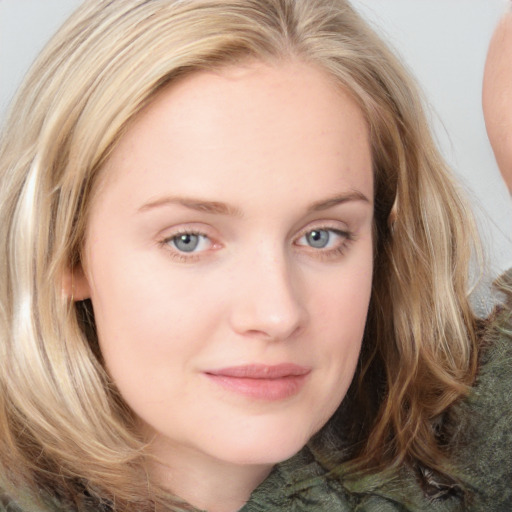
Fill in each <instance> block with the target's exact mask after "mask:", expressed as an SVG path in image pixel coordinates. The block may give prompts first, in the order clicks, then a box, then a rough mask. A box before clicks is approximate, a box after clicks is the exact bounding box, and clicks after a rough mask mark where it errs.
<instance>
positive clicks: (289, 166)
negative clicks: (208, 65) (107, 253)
mask: <svg viewBox="0 0 512 512" xmlns="http://www.w3.org/2000/svg"><path fill="white" fill-rule="evenodd" d="M164 168H165V169H167V170H168V171H169V172H168V173H167V175H168V178H169V181H168V186H169V187H171V188H172V187H173V186H175V184H176V181H177V176H180V174H181V176H182V177H183V178H184V177H185V176H184V175H185V174H186V177H187V179H186V180H184V179H182V180H180V187H182V188H183V187H185V186H187V187H188V188H189V189H190V190H184V191H183V192H184V193H188V194H192V192H194V194H195V192H196V191H197V190H201V188H204V185H205V182H206V181H208V182H211V181H212V180H213V179H214V180H215V181H216V182H217V183H218V187H217V188H215V185H214V184H213V185H211V184H210V185H209V186H210V188H211V187H213V189H211V191H213V192H215V193H219V194H222V193H223V192H224V191H225V190H224V189H225V182H226V180H227V181H232V180H233V176H236V177H239V176H240V175H243V177H244V182H245V183H246V186H245V188H247V186H249V185H250V183H253V184H254V185H255V186H256V185H257V184H258V180H259V179H261V177H262V176H266V178H267V179H268V183H267V184H268V185H270V186H279V185H287V186H290V187H291V188H290V190H292V189H293V187H294V185H295V184H294V183H287V182H286V181H287V180H288V181H289V180H290V178H291V177H295V178H296V179H297V180H301V179H302V180H304V179H306V178H307V179H308V180H309V181H310V182H311V183H315V179H314V176H311V173H314V172H317V171H318V169H319V168H332V169H336V171H339V174H338V175H337V176H336V179H337V180H339V181H340V183H341V186H343V183H342V182H343V180H345V181H346V184H345V185H346V188H350V187H353V186H355V185H357V186H358V187H363V188H366V189H367V190H369V189H371V187H372V177H371V172H370V171H369V169H370V168H371V154H370V149H369V142H368V128H367V125H366V122H365V119H364V116H363V114H362V112H361V111H360V109H359V107H358V106H357V104H356V103H355V102H354V101H353V100H352V99H351V97H350V96H349V95H348V94H347V93H346V92H345V91H344V90H343V89H342V88H341V87H340V86H338V85H337V84H335V82H334V80H333V79H332V78H331V77H330V76H329V75H328V74H327V73H325V72H323V71H322V70H319V69H318V68H316V67H313V66H311V65H309V64H305V63H302V62H285V63H279V64H275V65H271V64H263V63H259V62H254V63H248V64H245V65H240V66H231V67H227V68H224V69H221V70H219V71H216V72H210V71H208V72H206V71H205V72H197V73H193V74H191V75H189V76H187V77H184V78H182V79H180V80H179V81H178V82H177V83H173V84H171V85H170V86H168V87H166V88H165V89H164V90H162V91H161V92H160V93H159V94H158V95H157V96H156V97H155V99H154V100H153V101H152V103H151V104H150V105H149V106H148V107H147V108H146V109H145V110H144V111H143V112H141V113H140V114H139V116H138V117H137V118H136V119H135V120H134V121H133V122H132V124H131V126H130V127H129V128H128V130H127V131H126V133H125V134H124V135H123V137H122V138H121V139H120V141H119V143H118V145H117V146H116V148H115V149H114V151H113V154H112V155H111V158H110V160H109V162H108V163H107V166H106V169H105V171H106V172H105V173H104V175H105V177H106V181H107V182H108V181H118V179H119V177H120V175H123V176H124V177H126V176H129V175H131V174H135V173H137V174H138V179H139V182H140V183H139V184H140V187H141V188H144V186H146V185H147V182H148V180H150V177H151V176H153V175H154V172H155V170H156V169H164ZM361 169H365V170H366V172H364V173H363V172H360V171H361ZM134 177H135V176H134ZM283 180H285V182H286V183H285V182H283ZM320 180H321V177H320V174H319V177H318V179H317V180H316V181H318V182H319V181H320ZM185 181H186V183H188V185H186V183H185ZM164 182H165V179H164V180H163V182H162V183H161V184H164ZM317 185H318V187H319V188H321V187H322V184H321V183H317Z"/></svg>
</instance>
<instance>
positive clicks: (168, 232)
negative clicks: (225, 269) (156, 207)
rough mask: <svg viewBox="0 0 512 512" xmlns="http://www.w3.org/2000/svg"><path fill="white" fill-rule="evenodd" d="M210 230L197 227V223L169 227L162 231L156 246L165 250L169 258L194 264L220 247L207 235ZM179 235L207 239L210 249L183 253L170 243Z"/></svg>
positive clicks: (213, 238) (211, 236) (212, 236)
mask: <svg viewBox="0 0 512 512" xmlns="http://www.w3.org/2000/svg"><path fill="white" fill-rule="evenodd" d="M209 231H211V230H210V229H204V225H201V227H198V226H197V223H191V224H188V225H187V224H180V225H179V226H176V227H174V228H173V227H170V228H166V229H165V230H163V232H162V233H161V235H160V236H159V237H158V245H160V246H161V247H162V248H165V249H166V250H167V252H168V253H169V255H170V257H171V258H173V259H176V260H177V261H180V262H185V263H187V262H194V261H196V260H198V259H200V258H203V257H204V256H205V254H206V253H208V252H210V251H211V250H212V249H213V250H216V249H218V248H220V247H221V244H220V243H219V242H218V241H217V240H216V238H215V237H214V235H213V234H212V233H209ZM180 235H196V236H201V237H204V238H207V239H208V240H209V241H210V247H208V248H207V249H205V250H203V251H199V252H190V253H187V252H184V251H180V250H178V249H177V248H173V247H172V245H171V243H172V241H173V240H174V239H175V238H176V237H179V236H180Z"/></svg>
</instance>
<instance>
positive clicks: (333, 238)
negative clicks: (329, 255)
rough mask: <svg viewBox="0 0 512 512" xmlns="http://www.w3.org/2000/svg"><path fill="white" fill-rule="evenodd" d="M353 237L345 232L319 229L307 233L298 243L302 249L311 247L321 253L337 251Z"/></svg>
mask: <svg viewBox="0 0 512 512" xmlns="http://www.w3.org/2000/svg"><path fill="white" fill-rule="evenodd" d="M350 238H351V235H350V234H349V233H347V232H345V231H341V230H339V229H332V228H318V229H311V230H310V231H306V232H305V233H304V234H303V235H302V236H301V237H300V238H299V239H298V240H297V242H296V244H297V245H299V246H302V247H311V248H312V249H318V250H319V251H321V250H322V249H324V251H323V252H325V250H330V249H336V248H338V247H341V248H343V246H344V245H345V244H346V243H347V241H348V240H350Z"/></svg>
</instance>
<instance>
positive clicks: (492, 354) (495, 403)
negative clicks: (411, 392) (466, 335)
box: [453, 270, 512, 510]
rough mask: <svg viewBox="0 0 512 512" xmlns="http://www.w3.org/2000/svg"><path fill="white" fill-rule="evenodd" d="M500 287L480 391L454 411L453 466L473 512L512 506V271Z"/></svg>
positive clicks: (485, 341) (486, 333)
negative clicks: (501, 298)
mask: <svg viewBox="0 0 512 512" xmlns="http://www.w3.org/2000/svg"><path fill="white" fill-rule="evenodd" d="M497 286H498V288H499V290H500V292H501V293H502V294H503V299H504V303H503V305H502V306H500V307H499V308H497V309H496V310H495V312H494V313H493V314H492V315H491V316H490V317H489V319H488V320H487V324H486V326H485V328H484V330H483V333H482V340H481V341H482V354H481V359H480V370H479V374H478V377H477V380H476V382H475V385H474V387H473V389H472V390H471V393H470V395H469V396H468V397H467V399H466V400H464V401H463V402H461V403H460V404H459V405H458V406H457V407H456V408H455V422H456V424H457V430H458V432H457V435H456V437H455V446H454V451H453V454H454V463H455V464H456V466H457V468H458V471H459V475H460V478H461V480H462V481H463V482H464V483H465V484H466V486H467V487H468V488H469V489H470V490H471V495H472V496H473V505H471V503H470V504H469V505H468V510H510V507H511V506H512V400H511V398H510V397H511V393H512V270H509V271H508V272H507V273H506V274H504V275H503V276H502V277H501V278H500V279H499V280H498V283H497ZM500 507H506V508H500Z"/></svg>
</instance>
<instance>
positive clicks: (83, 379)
mask: <svg viewBox="0 0 512 512" xmlns="http://www.w3.org/2000/svg"><path fill="white" fill-rule="evenodd" d="M0 154H1V157H0V161H1V162H2V164H1V165H2V189H1V190H2V197H1V200H0V204H1V207H0V208H1V213H0V215H1V218H2V222H1V229H2V237H3V239H4V240H6V241H7V243H6V244H5V251H4V254H3V257H2V259H1V261H2V275H3V279H2V280H1V282H2V284H1V296H2V317H1V318H2V328H1V332H2V333H4V334H3V339H2V355H3V357H2V371H1V372H0V374H1V377H0V379H1V382H2V390H3V392H2V399H1V400H2V402H1V408H0V410H1V424H2V435H1V436H0V438H1V450H0V451H1V460H2V468H3V469H2V475H3V478H2V487H3V488H4V489H5V493H4V495H5V499H4V502H5V503H6V504H7V503H9V505H6V506H7V507H17V508H14V509H15V510H19V509H21V510H36V509H37V510H55V509H56V510H66V511H67V510H98V509H105V510H122V511H127V510H137V511H139V510H155V509H156V510H188V509H191V507H197V508H202V509H206V510H209V511H210V512H224V511H231V510H238V509H240V508H241V507H243V510H247V511H250V510H315V509H317V510H351V509H355V508H357V507H360V508H361V507H365V508H364V509H365V510H371V509H372V508H371V507H374V509H377V510H385V508H383V507H387V509H389V510H394V509H397V510H403V509H404V508H405V509H407V508H412V509H421V508H428V507H431V509H434V510H435V508H432V507H437V508H438V509H439V510H459V509H460V508H461V507H462V506H466V505H467V503H468V502H467V499H469V498H471V499H473V500H474V501H473V503H477V504H478V503H483V500H484V498H485V497H482V496H483V494H482V493H483V492H484V491H481V490H480V480H479V478H480V475H481V474H482V472H481V471H480V472H478V471H477V472H476V473H475V474H472V473H471V471H472V466H471V465H468V464H466V462H465V461H464V454H465V453H468V451H467V450H465V449H463V445H464V446H465V447H466V448H467V446H468V445H470V444H471V439H468V440H465V439H462V437H461V435H460V434H458V433H457V428H458V426H459V425H462V424H464V421H465V418H471V415H470V414H467V413H464V412H461V410H463V409H464V407H465V405H464V404H467V403H471V402H464V403H462V405H458V404H459V402H460V400H461V398H462V397H464V396H465V395H466V394H467V393H468V389H469V386H470V385H472V384H473V382H474V381H475V377H476V374H477V360H478V356H479V345H480V342H479V330H478V329H479V326H478V322H477V320H476V318H475V316H474V314H473V312H472V311H471V308H470V306H469V303H468V301H467V298H466V293H467V289H468V283H467V275H468V271H467V270H468V264H469V260H470V256H471V250H472V247H473V245H472V243H473V238H472V230H471V229H468V227H467V226H468V219H469V218H470V213H469V211H468V210H467V208H466V206H465V204H464V202H463V200H462V199H461V197H460V196H459V193H458V191H457V188H456V186H455V185H454V182H453V181H452V178H451V177H450V175H449V174H448V173H447V171H446V170H445V167H444V164H443V162H442V160H441V158H440V157H439V155H438V154H437V152H436V150H435V147H434V144H433V142H432V139H431V137H430V134H429V131H428V127H427V124H426V121H425V118H424V115H423V112H422V108H421V105H420V104H419V102H418V100H417V91H416V89H415V87H414V85H413V84H412V82H411V80H410V78H409V77H408V75H407V73H406V72H405V71H404V70H403V69H402V67H401V65H400V64H399V63H398V61H397V59H396V58H395V57H394V56H393V54H392V53H391V52H390V51H389V50H388V49H387V48H386V47H385V46H384V45H383V43H382V42H381V41H380V39H379V38H378V37H377V36H376V35H375V34H374V33H373V32H372V31H371V30H370V29H369V28H368V26H367V25H366V24H365V23H364V22H363V21H362V20H361V19H360V18H359V16H358V15H357V14H356V13H355V12H354V11H353V9H352V8H351V7H350V6H349V5H348V4H347V3H346V2H345V1H341V0H314V1H291V0H264V1H261V0H258V1H255V0H232V1H218V0H189V1H169V0H161V1H147V0H145V1H144V0H122V1H121V0H117V1H116V0H110V1H101V2H98V1H97V0H96V1H89V2H85V3H84V5H83V6H82V7H81V8H80V9H79V10H78V11H77V12H76V13H75V14H74V15H73V16H72V17H71V18H70V19H69V20H68V21H67V22H66V24H65V25H64V26H63V28H62V29H61V30H60V31H59V32H58V34H57V35H56V36H55V37H54V39H53V40H52V41H51V42H50V43H49V45H48V47H47V48H46V50H45V51H44V52H43V53H42V54H41V56H40V57H39V59H38V61H37V62H36V63H35V65H34V68H33V70H32V72H31V73H30V75H29V76H28V77H27V80H26V82H25V84H24V86H23V87H22V88H21V90H20V92H19V95H18V100H17V101H16V103H15V104H14V106H13V109H12V114H11V117H10V119H9V121H8V123H7V126H6V130H5V133H4V135H3V139H2V146H1V152H0ZM503 314H504V313H502V315H503ZM499 323H500V325H501V324H504V323H505V319H504V318H501V317H500V320H499ZM478 389H485V385H480V387H479V388H478ZM473 395H475V393H473ZM473 395H472V396H473ZM475 400H476V405H472V406H471V407H472V408H473V410H477V408H478V403H479V402H478V400H477V399H475ZM479 425H480V424H477V425H475V426H474V427H475V428H478V427H479ZM470 426H471V425H470ZM468 428H469V427H468ZM305 445H307V446H306V447H305ZM454 447H457V450H455V448H454ZM468 450H469V448H468ZM481 452H482V453H483V448H482V449H481ZM295 454H297V455H295ZM485 499H487V498H485ZM489 499H494V497H493V496H491V497H490V498H489ZM478 500H480V501H478ZM246 502H247V503H246ZM245 503H246V504H245ZM244 504H245V505H244ZM8 510H10V508H8Z"/></svg>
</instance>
